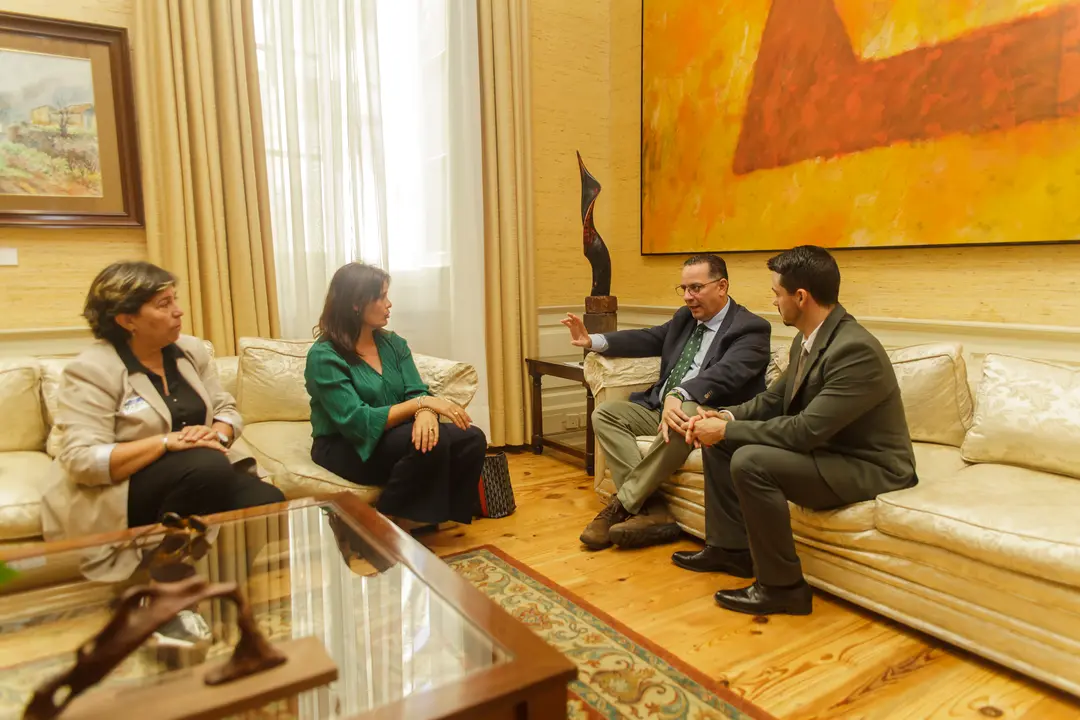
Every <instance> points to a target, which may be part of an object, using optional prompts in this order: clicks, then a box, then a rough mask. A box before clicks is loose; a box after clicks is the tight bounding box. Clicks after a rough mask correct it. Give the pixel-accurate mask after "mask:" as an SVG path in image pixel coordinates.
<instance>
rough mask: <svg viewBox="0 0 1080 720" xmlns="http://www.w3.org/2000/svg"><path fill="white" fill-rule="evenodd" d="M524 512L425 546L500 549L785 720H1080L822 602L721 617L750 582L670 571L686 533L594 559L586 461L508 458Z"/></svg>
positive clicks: (1045, 699) (986, 670) (595, 505)
mask: <svg viewBox="0 0 1080 720" xmlns="http://www.w3.org/2000/svg"><path fill="white" fill-rule="evenodd" d="M510 472H511V476H512V477H513V481H514V489H515V495H516V498H517V503H518V510H517V512H516V513H515V514H514V515H512V516H510V517H509V518H504V519H502V520H481V521H478V522H476V523H473V524H472V525H469V526H456V525H455V526H451V527H449V528H448V529H446V530H443V531H440V532H438V533H433V534H430V535H422V536H421V540H422V541H423V542H424V544H425V545H427V546H428V547H430V548H431V549H432V550H433V551H434V552H436V553H437V554H439V555H446V554H450V553H454V552H459V551H462V550H467V549H470V548H474V547H477V546H478V545H494V546H496V547H498V548H499V549H501V550H502V551H504V552H506V553H507V554H509V555H511V556H513V557H514V558H516V559H517V560H519V561H521V562H522V563H524V564H526V565H528V566H529V567H531V568H533V569H535V570H536V571H537V572H539V573H541V574H543V575H546V576H547V577H549V578H551V579H552V580H554V581H555V582H557V583H559V584H560V585H562V586H563V587H565V588H567V589H569V590H571V591H573V592H574V593H576V594H577V595H579V596H580V597H582V598H584V599H586V600H587V601H589V602H590V603H592V604H594V605H596V606H597V607H599V608H600V609H602V610H604V611H605V612H607V613H609V614H611V615H612V616H614V617H615V618H617V619H618V620H619V621H621V622H623V623H625V624H626V625H628V626H629V627H630V628H632V629H633V630H635V631H636V632H638V633H640V634H642V635H644V636H645V637H647V638H648V639H650V640H651V641H653V642H655V643H657V644H659V645H660V646H662V647H664V648H666V649H667V650H668V651H670V652H671V653H672V654H674V655H675V656H677V657H679V658H680V659H682V660H683V661H684V662H686V663H688V664H690V665H692V666H694V667H696V668H698V669H699V670H701V671H702V672H704V673H706V674H708V675H710V676H712V677H714V678H717V679H720V680H724V681H726V682H728V683H729V684H730V686H731V687H732V688H733V689H734V690H735V691H736V692H738V693H740V694H741V695H743V696H745V697H746V698H748V699H749V700H751V701H752V702H754V703H756V704H757V705H758V706H759V707H762V708H764V709H765V710H767V711H769V712H771V713H772V714H773V715H776V716H777V717H779V718H798V719H800V720H810V719H811V718H815V719H821V720H824V719H825V718H851V719H853V720H854V719H856V718H858V719H865V720H877V719H881V720H885V719H886V718H887V719H888V720H927V719H928V718H980V719H981V718H988V717H989V718H1027V719H1030V720H1036V719H1037V720H1055V719H1057V718H1063V719H1064V718H1069V719H1070V720H1075V719H1076V718H1080V701H1077V700H1075V699H1073V698H1071V697H1069V696H1068V695H1065V694H1064V693H1060V692H1058V691H1056V690H1053V689H1052V688H1049V687H1047V686H1045V685H1041V684H1039V683H1036V682H1034V681H1032V680H1028V679H1026V678H1024V677H1022V676H1020V675H1018V674H1016V673H1013V672H1011V671H1008V670H1005V669H1003V668H1001V667H999V666H997V665H994V664H992V663H990V662H988V661H984V660H982V659H980V658H978V657H976V656H974V655H971V654H968V653H966V652H963V651H961V650H957V649H955V648H952V647H951V646H948V645H945V644H943V643H940V642H938V641H937V640H934V639H933V638H930V637H929V636H926V635H923V634H920V633H918V632H916V631H914V630H910V629H908V628H906V627H904V626H902V625H899V624H897V623H894V622H892V621H889V620H886V619H884V618H881V617H879V616H876V615H874V614H872V613H869V612H867V611H864V610H862V609H860V608H858V607H857V606H855V605H851V604H849V603H846V602H844V601H842V600H838V599H836V598H833V597H831V596H829V595H826V594H824V593H820V592H817V593H816V597H815V600H814V613H813V614H812V615H810V616H809V617H798V618H797V617H790V616H774V617H772V618H769V619H768V622H766V623H760V622H757V621H755V619H754V618H752V617H749V616H745V615H739V614H737V613H730V612H726V611H723V610H721V609H719V608H718V607H716V605H715V604H714V602H713V599H712V594H713V593H714V592H715V591H716V590H719V589H721V588H729V587H739V586H740V585H742V584H744V583H745V581H743V580H739V579H737V578H730V577H728V576H726V575H701V574H697V573H691V572H686V571H684V570H680V569H679V568H677V567H675V566H674V565H672V564H671V560H670V557H671V553H672V552H673V551H675V550H681V549H690V548H694V547H696V546H697V545H698V543H697V541H696V540H694V539H692V538H690V537H689V536H686V537H685V538H684V539H683V540H681V541H680V542H678V543H675V544H673V545H666V546H663V547H656V548H648V549H645V550H631V551H622V550H616V549H611V550H604V551H601V552H595V553H593V552H588V551H586V550H584V549H583V548H582V547H581V545H580V543H579V542H578V535H579V534H580V532H581V530H582V528H583V527H584V526H585V524H586V523H587V522H588V521H589V520H590V519H591V518H592V517H593V516H594V515H595V514H596V513H597V512H598V511H599V510H600V508H601V504H600V500H599V499H598V498H597V496H596V495H595V494H594V493H593V491H592V478H590V477H589V476H587V475H586V474H585V473H584V471H583V470H582V469H581V466H580V464H569V463H567V462H563V461H561V460H559V459H556V458H555V457H551V456H548V455H544V456H534V455H532V454H528V453H521V454H514V455H510Z"/></svg>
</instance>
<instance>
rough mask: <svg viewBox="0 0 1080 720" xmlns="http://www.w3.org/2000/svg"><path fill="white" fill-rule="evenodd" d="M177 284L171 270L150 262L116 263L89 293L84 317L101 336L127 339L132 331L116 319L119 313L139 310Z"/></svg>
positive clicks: (97, 279)
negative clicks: (123, 326)
mask: <svg viewBox="0 0 1080 720" xmlns="http://www.w3.org/2000/svg"><path fill="white" fill-rule="evenodd" d="M174 285H176V277H175V276H174V275H173V274H172V273H170V272H169V271H168V270H162V269H161V268H159V267H158V266H157V265H153V264H151V263H148V262H118V263H113V264H112V265H110V266H109V267H107V268H105V269H104V270H102V271H101V272H99V273H98V275H97V277H96V278H94V282H92V283H90V292H88V293H87V294H86V305H85V306H84V307H83V317H84V318H86V322H88V323H89V324H90V331H91V332H92V333H94V337H96V338H98V339H99V340H108V341H109V342H111V343H113V344H117V343H122V342H127V341H128V340H129V339H130V338H131V333H130V332H128V331H127V330H125V329H124V328H122V327H120V325H119V323H117V322H116V316H117V315H125V314H131V315H134V314H136V313H138V312H139V309H140V308H142V306H143V305H145V304H146V303H147V302H149V301H150V299H151V298H152V297H154V296H155V295H157V294H158V293H159V292H161V291H162V290H165V289H166V288H170V287H173V286H174Z"/></svg>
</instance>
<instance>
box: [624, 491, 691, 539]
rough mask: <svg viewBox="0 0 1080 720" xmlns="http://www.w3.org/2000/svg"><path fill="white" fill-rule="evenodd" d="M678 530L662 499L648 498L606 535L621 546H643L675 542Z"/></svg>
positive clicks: (677, 537)
mask: <svg viewBox="0 0 1080 720" xmlns="http://www.w3.org/2000/svg"><path fill="white" fill-rule="evenodd" d="M679 532H680V530H679V526H678V525H677V524H676V523H675V518H674V516H672V514H671V513H670V512H668V509H667V505H666V504H665V503H664V501H663V500H660V499H653V498H649V499H648V500H647V501H646V502H645V507H643V508H641V512H639V513H638V514H637V515H631V516H630V518H629V519H628V520H624V521H623V522H621V523H619V524H617V525H613V526H612V527H611V530H610V531H609V532H608V537H609V538H611V542H613V543H615V544H616V545H618V546H619V547H621V548H643V547H649V546H651V545H663V544H665V543H670V542H675V541H676V540H678V539H679Z"/></svg>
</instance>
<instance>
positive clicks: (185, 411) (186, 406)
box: [116, 343, 206, 432]
mask: <svg viewBox="0 0 1080 720" xmlns="http://www.w3.org/2000/svg"><path fill="white" fill-rule="evenodd" d="M116 352H117V353H119V354H120V359H122V360H123V361H124V365H125V366H127V370H128V372H129V373H137V372H141V373H145V375H146V376H147V377H148V378H150V382H151V383H152V384H153V386H154V389H155V390H157V391H158V394H159V395H161V399H162V400H164V401H165V405H166V406H167V407H168V408H169V413H170V414H171V415H172V430H173V432H177V431H179V430H182V429H183V428H185V427H187V426H188V425H202V424H204V423H205V422H206V403H204V402H203V400H202V398H201V397H199V394H198V393H197V392H195V390H194V388H192V387H191V385H189V384H188V381H187V380H185V379H184V376H183V375H181V374H180V368H178V367H177V366H176V360H177V358H179V357H181V356H182V355H183V351H182V350H181V349H180V348H178V347H177V346H176V345H175V344H171V345H167V346H166V347H164V348H162V349H161V355H162V358H163V359H164V364H165V382H167V383H168V384H169V392H168V394H166V393H165V382H163V381H162V379H161V376H160V375H158V374H157V373H156V372H154V371H152V370H150V369H149V368H148V367H146V366H145V365H143V364H142V363H141V362H139V359H138V358H137V357H135V353H133V352H131V348H130V347H128V345H127V343H122V344H119V345H117V346H116Z"/></svg>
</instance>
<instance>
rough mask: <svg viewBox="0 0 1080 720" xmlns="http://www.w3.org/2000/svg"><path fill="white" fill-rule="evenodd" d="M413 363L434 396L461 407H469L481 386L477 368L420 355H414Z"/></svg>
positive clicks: (454, 361)
mask: <svg viewBox="0 0 1080 720" xmlns="http://www.w3.org/2000/svg"><path fill="white" fill-rule="evenodd" d="M413 361H414V362H416V369H417V370H419V371H420V378H421V379H422V380H423V381H424V382H425V383H427V385H428V388H429V389H430V390H431V394H432V395H437V396H439V397H442V398H446V399H447V400H449V401H450V402H453V403H457V404H458V405H460V406H461V407H468V405H469V403H471V402H472V399H473V397H474V396H475V395H476V389H477V387H478V386H479V384H480V379H479V377H478V376H477V374H476V368H474V367H473V366H472V365H469V364H468V363H463V362H458V361H456V360H444V359H443V358H437V357H432V356H431V355H421V354H419V353H413Z"/></svg>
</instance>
